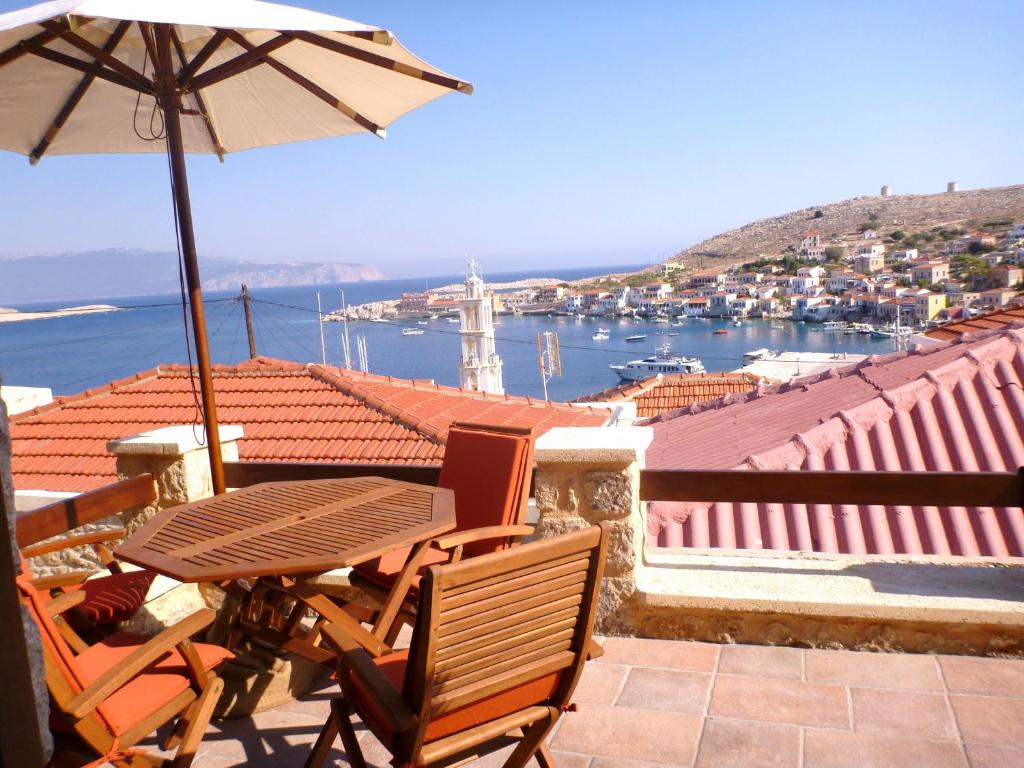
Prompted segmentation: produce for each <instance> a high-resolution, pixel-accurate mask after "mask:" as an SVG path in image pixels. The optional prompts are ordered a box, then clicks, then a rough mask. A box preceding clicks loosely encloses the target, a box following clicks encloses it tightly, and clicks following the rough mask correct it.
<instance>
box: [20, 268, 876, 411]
mask: <svg viewBox="0 0 1024 768" xmlns="http://www.w3.org/2000/svg"><path fill="white" fill-rule="evenodd" d="M639 268H640V265H619V266H601V267H592V268H573V269H547V270H544V271H543V272H538V271H531V272H501V273H489V274H486V275H485V279H486V280H487V281H488V282H496V283H498V282H513V281H517V280H523V279H527V278H534V277H543V278H554V279H558V280H575V279H579V278H585V277H591V276H594V275H600V274H609V273H617V272H628V271H635V270H637V269H639ZM462 279H463V276H462V275H444V276H439V277H433V278H429V279H426V280H424V279H423V278H406V279H397V280H377V281H368V282H357V283H345V284H329V285H315V286H301V287H287V288H264V289H250V294H251V296H252V299H253V302H252V311H253V325H254V331H255V334H254V335H255V339H256V352H257V354H259V355H264V356H267V357H273V358H279V359H284V360H292V361H299V362H321V361H323V360H326V362H327V363H328V364H330V365H341V364H342V362H343V348H342V323H324V324H323V333H324V338H323V347H322V348H321V338H320V325H319V323H318V314H317V294H318V293H319V296H320V305H321V309H322V311H323V312H324V313H327V312H330V311H332V310H335V309H338V308H339V307H340V306H341V291H342V290H343V291H344V293H345V299H346V301H347V303H348V304H350V305H352V304H364V303H367V302H372V301H381V300H384V299H393V298H398V297H399V296H400V295H401V294H402V293H404V292H413V291H422V290H424V289H425V288H429V287H440V286H443V285H449V284H452V283H458V282H461V281H462ZM239 293H240V291H211V292H206V293H204V303H205V304H206V323H207V331H208V337H209V340H210V354H211V357H212V359H213V362H214V363H238V362H241V361H244V360H246V359H248V357H249V348H248V341H247V337H246V331H245V317H244V312H243V307H242V303H241V302H240V301H239V300H238V297H239ZM83 304H111V305H115V306H118V307H123V309H121V310H119V311H116V312H109V313H104V314H90V315H77V316H70V317H53V318H45V319H40V320H27V321H19V322H8V323H0V377H2V380H3V383H4V384H5V385H13V386H28V387H49V388H50V389H52V390H53V393H54V395H69V394H75V393H78V392H82V391H84V390H86V389H91V388H95V387H100V386H102V385H104V384H107V383H109V382H111V381H114V380H116V379H120V378H124V377H125V376H129V375H131V374H134V373H136V372H139V371H145V370H148V369H151V368H154V367H156V366H158V365H164V364H169V363H186V362H188V360H189V352H188V346H187V343H186V339H187V338H188V336H187V335H186V330H185V329H186V325H185V322H186V320H185V317H184V314H185V313H184V312H183V309H182V303H181V296H180V295H178V294H172V295H166V296H128V297H125V296H120V297H116V298H111V297H102V296H96V297H88V298H82V299H77V300H74V301H68V300H63V301H53V302H37V303H33V304H13V305H8V306H12V307H13V308H15V309H18V310H20V311H25V312H28V311H34V312H39V311H46V310H53V309H58V308H61V307H69V306H80V305H83ZM406 323H407V324H409V323H411V321H406ZM496 325H497V327H496V328H495V338H496V346H497V351H498V354H499V355H500V356H501V359H502V361H503V363H504V367H503V376H504V384H505V391H506V392H508V393H509V394H514V395H529V396H532V397H543V393H544V383H543V381H542V376H541V372H540V369H539V365H538V348H537V335H538V333H543V332H544V331H554V332H555V333H557V334H558V341H559V348H560V356H561V375H558V376H554V377H552V378H551V379H550V381H548V382H547V392H548V397H549V398H550V399H552V400H559V401H569V400H572V399H574V398H576V397H579V396H581V395H584V394H588V393H591V392H596V391H598V390H601V389H604V388H606V387H610V386H612V385H614V384H615V383H617V382H618V380H619V379H618V376H617V375H616V374H615V373H614V371H612V370H611V369H609V367H608V366H609V365H611V364H617V363H624V362H628V361H630V360H634V359H636V358H639V357H643V356H646V355H650V354H653V353H654V352H655V349H656V348H657V347H659V346H661V345H664V344H670V345H671V348H672V351H673V352H674V353H678V354H683V355H687V356H693V357H698V358H700V359H701V360H702V361H703V363H704V366H705V367H706V368H707V370H709V371H731V370H735V369H737V368H739V367H740V366H741V365H742V363H743V361H742V357H743V353H744V352H747V351H749V350H752V349H757V348H760V347H767V348H769V349H783V350H787V351H813V352H833V353H837V354H842V353H857V354H873V353H884V352H890V351H892V350H893V342H892V341H890V340H885V339H873V338H871V337H869V336H864V335H843V334H841V333H826V332H822V331H821V330H820V326H815V325H812V324H806V325H805V324H802V323H794V322H791V321H789V320H767V319H766V320H757V319H751V320H743V322H742V324H741V325H739V326H736V325H733V324H732V323H731V322H729V321H726V320H717V319H716V320H686V321H684V323H683V324H682V325H681V326H678V327H676V326H667V325H664V324H654V323H648V322H634V321H633V320H632V319H612V318H587V319H582V320H579V319H574V318H571V317H560V316H551V317H549V316H545V315H541V316H512V315H503V316H500V317H497V318H496ZM402 327H404V326H401V325H393V324H385V323H371V322H366V321H361V322H350V323H349V338H350V346H351V358H352V361H353V365H355V364H356V338H357V337H358V336H362V337H364V338H365V344H366V350H367V362H368V364H369V370H370V371H371V372H373V373H378V374H386V375H390V376H396V377H400V378H416V379H433V380H434V381H436V382H437V383H439V384H446V385H452V386H458V383H459V374H458V362H459V355H460V345H459V333H458V326H457V325H455V324H450V323H447V322H446V321H445V320H444V318H440V319H437V320H432V321H430V322H429V324H428V325H426V326H418V325H417V326H414V327H418V328H423V329H424V330H425V333H423V334H422V335H417V336H403V335H402V332H401V329H402ZM598 327H603V328H608V329H609V330H610V338H609V339H608V340H607V341H594V340H593V339H592V336H593V335H594V333H595V332H596V330H597V328H598ZM716 330H725V331H727V333H725V334H721V333H719V334H716V333H715V331H716ZM636 334H646V336H647V337H646V339H644V340H643V341H642V342H632V343H628V342H626V341H625V339H626V337H627V336H630V335H636ZM193 360H194V356H193Z"/></svg>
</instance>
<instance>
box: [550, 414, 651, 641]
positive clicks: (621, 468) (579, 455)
mask: <svg viewBox="0 0 1024 768" xmlns="http://www.w3.org/2000/svg"><path fill="white" fill-rule="evenodd" d="M652 437H653V431H652V430H651V428H650V427H616V428H614V429H592V428H579V427H567V428H562V429H552V430H550V431H549V432H547V433H546V434H545V435H543V436H542V437H541V438H540V439H539V440H538V441H537V449H536V458H537V476H536V486H535V493H534V496H535V498H536V500H537V512H538V515H539V520H538V533H539V535H541V536H554V535H557V534H560V533H565V532H568V531H572V530H577V529H579V528H583V527H585V526H588V525H592V524H594V523H597V522H600V521H608V522H609V523H610V525H611V540H610V541H609V543H608V556H607V560H606V561H605V573H604V582H603V583H602V587H601V602H600V605H599V608H598V626H597V629H598V631H599V632H601V633H604V634H615V635H625V634H633V633H634V632H635V630H636V618H637V613H636V610H635V606H634V604H633V600H634V596H635V593H636V578H637V571H638V569H639V568H640V567H641V566H642V565H643V547H644V534H645V526H646V523H645V520H644V515H643V509H642V505H641V502H640V471H641V470H642V469H643V466H644V454H645V451H646V450H647V446H648V445H650V442H651V439H652Z"/></svg>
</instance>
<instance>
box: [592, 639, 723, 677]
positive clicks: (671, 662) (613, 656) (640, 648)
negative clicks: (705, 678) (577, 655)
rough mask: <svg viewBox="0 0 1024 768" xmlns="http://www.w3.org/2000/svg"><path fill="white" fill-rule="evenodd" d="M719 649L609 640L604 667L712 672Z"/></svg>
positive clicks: (682, 642) (681, 643)
mask: <svg viewBox="0 0 1024 768" xmlns="http://www.w3.org/2000/svg"><path fill="white" fill-rule="evenodd" d="M718 649H719V646H717V645H714V644H712V643H695V642H690V641H686V640H644V639H641V638H638V637H609V638H607V639H606V640H605V641H604V656H602V657H601V658H600V659H598V660H597V661H598V663H602V664H630V665H633V666H637V667H665V668H667V669H689V670H692V671H694V672H711V671H713V670H714V668H715V661H716V660H717V659H718Z"/></svg>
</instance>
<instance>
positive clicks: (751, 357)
mask: <svg viewBox="0 0 1024 768" xmlns="http://www.w3.org/2000/svg"><path fill="white" fill-rule="evenodd" d="M773 354H777V353H773V352H772V351H771V350H770V349H768V347H760V348H758V349H752V350H750V351H749V352H744V353H743V363H744V364H748V363H754V362H757V361H758V360H767V359H768V358H769V357H771V356H773Z"/></svg>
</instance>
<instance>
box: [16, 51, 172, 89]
mask: <svg viewBox="0 0 1024 768" xmlns="http://www.w3.org/2000/svg"><path fill="white" fill-rule="evenodd" d="M20 44H21V45H23V46H25V50H26V51H27V52H28V53H31V54H33V55H34V56H38V57H39V58H41V59H46V60H47V61H52V62H53V63H54V64H61V65H63V66H65V67H69V68H70V69H77V70H78V71H79V72H84V73H85V74H87V75H95V76H96V77H98V78H100V79H101V80H106V81H108V82H111V83H113V84H114V85H120V86H121V87H122V88H127V89H128V90H130V91H139V92H140V93H152V90H151V89H149V88H141V87H140V86H139V84H138V83H136V82H134V81H133V80H129V79H128V78H126V77H121V75H119V74H117V72H112V71H111V70H109V69H106V68H105V67H103V68H100V69H98V70H95V71H94V70H93V64H90V63H89V62H87V61H82V60H81V59H76V58H75V57H74V56H68V55H67V54H66V53H59V52H58V51H52V50H50V49H49V48H44V47H43V46H41V45H29V43H28V41H25V42H22V43H20Z"/></svg>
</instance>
